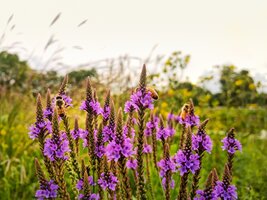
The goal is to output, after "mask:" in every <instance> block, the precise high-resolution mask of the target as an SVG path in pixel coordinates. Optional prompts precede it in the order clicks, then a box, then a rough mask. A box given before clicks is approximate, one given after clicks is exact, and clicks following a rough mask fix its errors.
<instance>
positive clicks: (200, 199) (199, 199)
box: [194, 190, 217, 200]
mask: <svg viewBox="0 0 267 200" xmlns="http://www.w3.org/2000/svg"><path fill="white" fill-rule="evenodd" d="M206 199H211V200H216V199H217V198H214V195H213V193H212V192H205V191H203V190H197V192H196V197H195V198H194V200H206Z"/></svg>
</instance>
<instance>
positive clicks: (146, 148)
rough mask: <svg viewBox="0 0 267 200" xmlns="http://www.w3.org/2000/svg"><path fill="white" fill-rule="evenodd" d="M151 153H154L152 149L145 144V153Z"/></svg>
mask: <svg viewBox="0 0 267 200" xmlns="http://www.w3.org/2000/svg"><path fill="white" fill-rule="evenodd" d="M151 152H152V147H151V146H150V145H149V144H145V145H144V150H143V153H151Z"/></svg>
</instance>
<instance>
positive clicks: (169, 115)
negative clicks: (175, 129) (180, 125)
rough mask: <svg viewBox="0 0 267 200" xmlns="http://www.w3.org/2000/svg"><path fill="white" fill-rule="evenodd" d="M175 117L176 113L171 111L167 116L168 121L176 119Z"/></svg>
mask: <svg viewBox="0 0 267 200" xmlns="http://www.w3.org/2000/svg"><path fill="white" fill-rule="evenodd" d="M174 119H175V115H174V114H173V113H172V112H171V113H169V114H168V117H167V120H168V121H171V120H174Z"/></svg>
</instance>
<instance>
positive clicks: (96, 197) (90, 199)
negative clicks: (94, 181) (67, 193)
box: [78, 193, 100, 200]
mask: <svg viewBox="0 0 267 200" xmlns="http://www.w3.org/2000/svg"><path fill="white" fill-rule="evenodd" d="M78 199H79V200H99V199H100V196H99V194H95V193H92V194H90V196H89V197H85V196H84V194H79V196H78Z"/></svg>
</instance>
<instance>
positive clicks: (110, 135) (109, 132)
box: [102, 125, 115, 142]
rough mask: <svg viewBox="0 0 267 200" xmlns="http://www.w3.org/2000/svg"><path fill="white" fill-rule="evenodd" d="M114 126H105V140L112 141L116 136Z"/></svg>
mask: <svg viewBox="0 0 267 200" xmlns="http://www.w3.org/2000/svg"><path fill="white" fill-rule="evenodd" d="M113 130H114V128H113V127H111V126H110V125H108V126H105V127H104V128H103V131H102V133H103V141H104V142H107V141H112V140H113V139H114V138H115V133H114V131H113Z"/></svg>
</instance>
